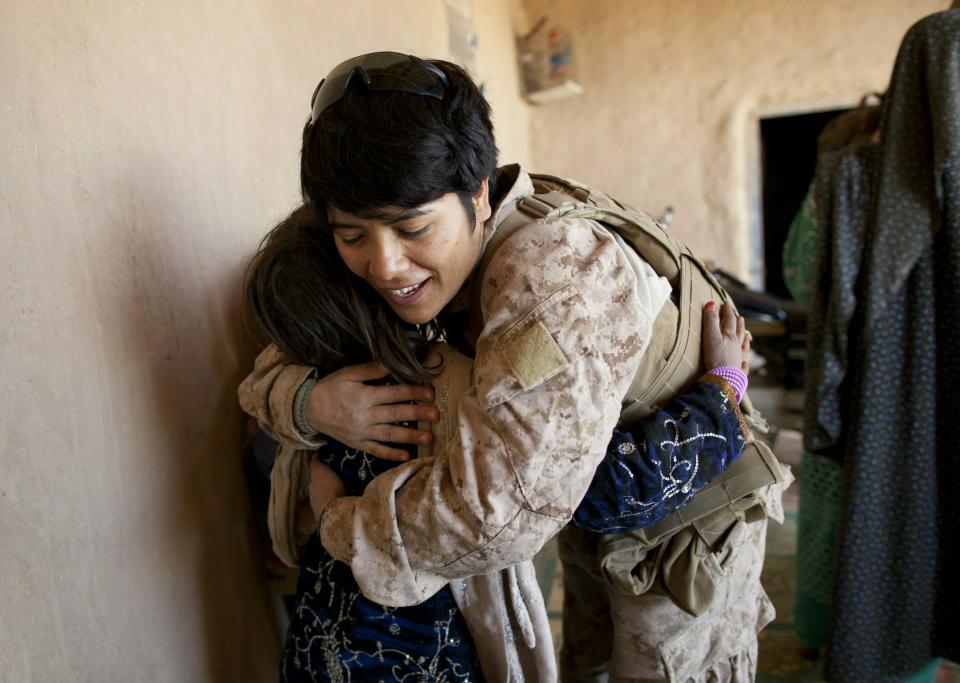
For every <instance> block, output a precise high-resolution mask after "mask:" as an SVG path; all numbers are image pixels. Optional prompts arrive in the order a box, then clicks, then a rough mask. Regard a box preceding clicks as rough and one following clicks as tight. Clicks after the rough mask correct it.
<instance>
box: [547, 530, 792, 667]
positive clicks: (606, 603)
mask: <svg viewBox="0 0 960 683" xmlns="http://www.w3.org/2000/svg"><path fill="white" fill-rule="evenodd" d="M745 531H746V532H745V533H744V534H743V535H742V537H741V538H740V542H739V543H737V547H736V548H735V550H734V552H732V553H731V554H730V555H729V556H728V557H727V558H725V559H724V561H723V566H722V567H720V566H719V565H717V566H715V567H714V570H715V571H716V575H715V576H714V577H713V578H714V580H715V582H716V584H717V591H716V596H715V599H714V601H713V603H712V604H711V605H710V607H708V608H707V609H706V611H705V612H703V613H702V614H700V615H699V616H696V617H695V616H692V615H691V614H689V613H687V612H685V611H683V610H682V609H680V608H679V607H677V605H676V604H675V603H674V602H673V601H672V600H671V599H670V597H669V596H668V595H667V594H666V593H665V592H664V591H663V590H662V589H661V588H659V587H658V586H657V585H655V586H654V587H653V588H652V589H651V590H649V591H648V592H646V593H644V594H642V595H636V596H634V595H624V594H621V593H618V592H616V591H615V590H614V589H613V587H612V586H610V585H609V584H608V583H607V582H606V581H604V580H603V578H602V576H601V575H600V573H599V563H598V558H597V546H598V541H599V539H600V536H599V535H598V534H592V533H589V532H585V531H582V530H580V529H577V528H575V527H572V526H567V527H566V528H564V529H563V530H562V531H561V532H560V535H559V537H558V543H559V555H560V560H561V561H562V562H563V589H564V605H563V648H562V651H561V654H560V676H561V681H563V683H599V682H601V681H610V682H611V683H628V682H629V683H654V682H657V683H660V682H663V681H666V682H669V683H708V682H709V683H714V682H717V683H721V682H727V681H733V682H736V683H739V682H740V681H744V682H747V681H753V680H754V678H755V677H756V670H757V667H756V662H757V633H758V632H759V631H760V629H762V628H763V627H764V626H766V625H767V624H768V623H770V621H772V620H773V617H774V609H773V605H772V604H771V603H770V600H769V599H768V598H767V595H766V593H765V592H764V590H763V587H762V586H761V585H760V571H761V569H762V568H763V556H764V549H765V547H766V531H767V520H766V519H765V518H764V519H762V520H760V521H757V522H753V523H751V524H748V525H747V528H746V530H745Z"/></svg>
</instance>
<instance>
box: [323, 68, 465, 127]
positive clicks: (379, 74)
mask: <svg viewBox="0 0 960 683" xmlns="http://www.w3.org/2000/svg"><path fill="white" fill-rule="evenodd" d="M355 76H359V77H360V78H362V79H363V82H364V84H365V85H366V86H367V87H368V88H369V89H370V90H390V91H394V92H408V93H412V94H414V95H425V96H427V97H435V98H437V99H438V100H442V99H443V95H444V93H445V92H446V90H447V75H446V74H445V73H443V71H441V70H440V68H439V67H438V66H436V65H434V64H431V63H430V62H428V61H426V60H423V59H420V58H419V57H414V56H413V55H405V54H401V53H399V52H371V53H370V54H366V55H360V56H359V57H354V58H353V59H348V60H347V61H345V62H342V63H340V64H338V65H337V66H335V67H333V69H332V70H331V71H330V73H328V74H327V77H326V78H324V79H323V80H322V81H320V84H319V85H318V86H317V89H316V90H314V91H313V99H312V100H311V101H310V105H311V107H312V108H313V115H312V116H311V117H310V123H311V124H314V123H316V122H317V119H319V118H320V115H321V114H323V112H325V111H326V110H327V109H329V108H330V107H331V106H332V105H334V104H336V103H337V102H339V101H340V100H341V98H343V95H344V93H345V92H346V91H347V88H349V87H350V83H351V82H352V81H353V78H354V77H355Z"/></svg>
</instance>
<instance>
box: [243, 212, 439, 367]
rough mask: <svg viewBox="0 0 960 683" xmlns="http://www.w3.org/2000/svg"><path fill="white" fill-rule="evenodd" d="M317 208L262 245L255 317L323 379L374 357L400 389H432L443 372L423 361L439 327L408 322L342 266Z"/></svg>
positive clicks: (251, 272) (248, 281) (251, 283)
mask: <svg viewBox="0 0 960 683" xmlns="http://www.w3.org/2000/svg"><path fill="white" fill-rule="evenodd" d="M321 220H322V219H321V218H320V216H319V215H318V212H317V211H316V209H315V207H314V206H313V205H311V204H305V205H303V206H301V207H299V208H298V209H296V210H295V211H294V212H293V213H291V214H290V215H289V216H288V217H287V218H286V219H284V220H283V221H281V222H280V223H279V224H278V225H277V226H276V227H275V228H274V229H273V230H271V231H270V232H269V233H268V234H267V236H266V237H264V238H263V241H262V242H261V243H260V249H259V250H258V251H257V254H256V255H255V256H254V257H253V259H252V261H251V263H250V266H249V268H248V269H247V275H246V278H245V282H244V289H245V290H246V298H247V302H248V304H249V307H250V311H251V313H252V314H253V317H254V318H255V319H256V321H257V322H258V324H259V326H260V328H261V329H262V330H263V332H264V333H265V334H266V336H267V337H268V338H269V339H270V341H272V342H273V343H274V344H276V345H277V347H278V348H279V349H280V350H281V351H283V353H285V354H286V355H287V356H289V357H290V359H291V360H293V361H294V362H296V363H301V364H303V365H312V366H315V367H317V368H318V370H319V372H320V374H321V376H322V375H325V374H328V373H330V372H332V371H334V370H338V369H339V368H342V367H344V366H346V365H353V364H356V363H363V362H366V361H369V360H370V359H371V358H372V359H373V360H376V361H377V362H379V363H381V364H382V365H383V366H384V367H386V368H387V370H388V371H389V372H390V374H391V376H392V377H393V379H394V380H395V381H397V382H402V383H407V384H426V383H428V382H429V380H430V379H432V378H433V377H435V376H436V374H437V371H438V368H428V367H426V366H425V365H424V363H423V361H424V359H425V357H426V352H427V349H428V348H429V345H430V343H431V342H432V341H434V340H436V339H437V338H438V337H439V335H440V330H439V328H438V327H437V324H436V323H429V324H427V325H421V326H419V327H418V326H415V325H410V324H408V323H405V322H404V321H402V320H401V319H400V318H398V317H397V316H396V315H395V314H394V313H393V312H392V311H391V310H390V308H389V306H388V305H387V303H386V302H385V301H384V300H383V299H382V298H381V297H380V295H379V294H377V293H376V292H374V291H373V290H372V289H371V288H370V286H369V285H368V284H367V283H366V282H364V281H363V280H361V279H360V278H357V277H356V276H354V275H353V274H352V273H351V272H350V271H349V270H347V267H346V266H345V265H344V264H343V261H342V260H341V259H340V256H339V255H338V254H337V251H336V247H335V245H334V244H333V240H332V238H331V236H330V232H329V231H328V230H324V229H323V228H322V227H321V226H322V223H321Z"/></svg>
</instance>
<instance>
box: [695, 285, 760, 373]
mask: <svg viewBox="0 0 960 683" xmlns="http://www.w3.org/2000/svg"><path fill="white" fill-rule="evenodd" d="M701 338H702V340H703V364H704V365H705V366H706V368H707V370H713V369H714V368H718V367H720V366H722V365H724V366H727V367H731V368H740V369H741V370H743V371H744V372H746V373H749V372H750V365H749V363H748V362H747V361H748V358H749V356H750V333H749V332H747V328H746V324H745V322H744V320H743V316H742V315H737V313H736V311H735V310H734V309H733V304H731V303H730V302H729V301H728V302H726V303H725V304H723V306H722V307H721V308H720V310H719V311H718V310H717V304H716V303H714V302H713V301H708V302H707V304H706V305H705V306H704V307H703V329H702V332H701Z"/></svg>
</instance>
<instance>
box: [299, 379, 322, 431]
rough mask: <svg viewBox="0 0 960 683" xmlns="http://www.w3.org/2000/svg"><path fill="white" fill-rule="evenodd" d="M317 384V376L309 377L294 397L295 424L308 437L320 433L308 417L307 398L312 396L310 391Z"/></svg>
mask: <svg viewBox="0 0 960 683" xmlns="http://www.w3.org/2000/svg"><path fill="white" fill-rule="evenodd" d="M315 386H317V378H316V377H307V378H306V379H305V380H303V384H301V385H300V388H299V389H297V395H296V396H295V397H294V399H293V426H294V427H296V428H297V431H298V432H300V434H301V435H303V436H305V437H307V438H308V439H310V438H312V437H314V436H316V435H317V434H319V432H318V431H317V430H316V429H314V428H313V425H312V424H310V420H309V418H307V399H309V398H310V392H311V391H313V388H314V387H315Z"/></svg>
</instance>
